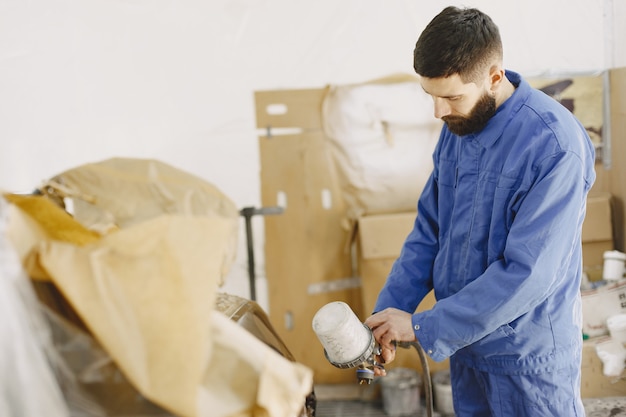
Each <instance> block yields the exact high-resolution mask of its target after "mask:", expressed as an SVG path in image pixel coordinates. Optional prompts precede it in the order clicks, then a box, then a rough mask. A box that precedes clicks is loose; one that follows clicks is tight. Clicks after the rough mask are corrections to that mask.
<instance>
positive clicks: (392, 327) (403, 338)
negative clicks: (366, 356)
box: [365, 308, 415, 375]
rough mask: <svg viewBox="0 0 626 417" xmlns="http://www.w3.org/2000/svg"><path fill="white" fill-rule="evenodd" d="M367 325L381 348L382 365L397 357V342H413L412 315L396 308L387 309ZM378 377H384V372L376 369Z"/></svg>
mask: <svg viewBox="0 0 626 417" xmlns="http://www.w3.org/2000/svg"><path fill="white" fill-rule="evenodd" d="M365 325H367V326H368V327H369V328H370V329H372V333H374V338H375V339H376V341H377V342H378V344H379V345H380V348H381V354H380V355H379V356H378V361H379V362H380V363H383V364H384V363H389V362H391V361H393V360H394V359H395V357H396V342H413V341H415V333H414V332H413V322H412V321H411V314H410V313H407V312H406V311H402V310H398V309H396V308H387V309H385V310H383V311H380V312H378V313H376V314H374V315H372V316H370V317H368V318H367V320H365ZM374 373H375V374H376V375H384V374H385V373H384V370H381V369H379V368H374Z"/></svg>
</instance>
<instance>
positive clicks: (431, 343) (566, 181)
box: [379, 151, 588, 360]
mask: <svg viewBox="0 0 626 417" xmlns="http://www.w3.org/2000/svg"><path fill="white" fill-rule="evenodd" d="M537 169H538V170H539V174H538V176H537V180H536V182H535V183H534V184H533V185H532V187H531V188H530V189H529V190H528V192H527V193H526V194H525V195H524V197H523V201H522V203H521V204H520V206H519V210H518V211H517V212H516V213H515V218H514V220H513V222H512V223H511V227H510V230H509V232H508V236H507V238H506V244H505V249H504V253H503V256H501V257H500V258H498V259H496V260H495V261H493V262H492V263H490V264H489V265H488V266H487V268H486V270H485V271H484V273H483V274H482V275H480V276H479V277H477V278H476V279H474V280H473V281H472V282H470V283H468V284H467V285H465V286H464V287H463V288H462V289H461V290H460V291H458V292H457V293H455V294H453V295H451V296H449V297H447V298H445V299H442V300H439V301H438V302H437V304H436V305H435V306H434V308H433V309H431V310H428V311H424V312H420V313H416V314H414V315H413V324H414V326H415V328H418V329H419V330H416V331H415V334H416V337H417V338H418V340H419V341H420V343H421V345H422V346H423V347H424V349H425V350H426V351H427V352H428V354H429V355H430V356H431V357H432V358H433V359H435V360H443V359H445V358H447V357H449V356H450V355H452V354H453V353H455V352H456V351H457V350H459V349H461V348H463V347H465V346H468V345H470V344H473V343H475V342H477V341H478V340H480V339H481V338H483V337H485V336H487V335H489V334H490V333H492V332H494V331H496V330H498V328H500V327H501V326H503V325H506V324H507V323H510V322H512V321H513V320H515V319H516V318H518V317H520V316H521V315H523V314H525V313H527V312H528V311H530V310H531V309H533V308H535V307H536V306H537V305H538V304H540V303H542V302H543V301H544V300H545V299H546V298H547V297H549V296H550V295H551V294H552V293H553V291H554V290H555V288H556V287H557V286H558V285H559V283H560V282H561V280H565V279H571V277H568V275H567V274H566V272H567V268H568V267H569V265H570V261H571V258H572V255H573V253H574V251H575V249H576V245H577V244H580V242H579V240H580V226H581V223H582V219H583V217H584V205H582V206H581V201H584V200H585V195H586V192H587V190H588V188H586V185H585V184H581V183H583V182H584V180H583V178H584V175H583V172H582V170H583V163H582V162H581V160H580V158H579V156H578V155H576V154H574V153H572V152H566V151H563V152H559V153H557V154H554V155H551V156H549V157H547V158H546V159H544V160H543V161H541V163H540V164H539V165H538V166H537ZM430 186H431V187H433V184H432V182H431V184H430ZM431 192H434V191H433V190H431ZM422 212H423V213H424V214H425V215H426V216H427V217H426V218H425V219H422V220H421V221H419V219H418V221H417V222H416V227H417V228H420V235H421V239H420V243H419V244H417V243H416V244H412V243H411V242H410V239H409V242H408V243H407V245H405V248H404V253H403V254H402V256H401V258H400V259H399V261H398V262H397V266H394V268H401V269H403V271H402V275H403V277H396V276H394V274H393V273H392V274H391V277H390V280H393V281H392V282H390V283H389V284H388V286H389V287H390V288H385V290H384V292H383V294H382V295H381V298H382V301H381V300H379V306H384V305H385V303H384V301H385V300H386V299H388V298H389V297H393V298H394V301H397V302H398V304H396V305H401V306H403V307H404V308H406V309H410V308H412V307H413V304H410V303H408V301H405V298H406V296H405V298H403V296H402V293H403V291H408V289H407V288H406V284H404V285H400V284H399V282H400V280H402V279H407V277H409V276H411V277H412V278H411V281H412V284H411V285H412V286H414V287H415V288H416V289H417V291H419V292H418V294H421V293H422V292H424V291H426V290H427V288H428V279H427V278H426V277H427V276H428V274H429V273H430V271H428V270H427V268H426V267H424V266H414V265H413V263H414V262H415V263H416V264H422V263H423V264H424V265H432V262H431V259H425V258H432V257H433V256H434V255H433V254H434V253H435V251H436V244H435V242H436V239H435V238H434V235H432V234H433V233H435V232H436V230H435V229H434V228H432V230H427V228H426V227H425V225H427V224H428V222H429V217H428V216H430V219H434V218H435V217H433V216H435V212H436V211H433V207H424V210H422V211H421V212H420V215H421V214H422ZM424 236H425V237H424ZM422 251H425V252H426V253H425V254H423V253H421V252H422ZM418 252H420V253H418ZM405 269H406V271H405ZM409 269H411V270H410V271H409ZM407 271H409V272H407ZM395 281H398V282H397V283H396V282H395ZM394 284H395V285H394ZM417 325H418V326H417Z"/></svg>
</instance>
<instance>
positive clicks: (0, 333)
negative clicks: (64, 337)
mask: <svg viewBox="0 0 626 417" xmlns="http://www.w3.org/2000/svg"><path fill="white" fill-rule="evenodd" d="M8 208H9V206H8V204H7V202H6V201H5V200H4V199H3V198H0V375H2V378H0V415H2V416H12V417H28V416H50V417H65V416H69V410H68V408H67V406H66V403H65V400H64V398H63V395H62V393H61V390H60V389H59V386H58V383H57V380H56V378H55V374H54V371H53V368H52V365H51V362H50V361H49V357H48V355H52V352H51V351H50V350H48V351H46V346H48V347H50V346H51V343H50V341H51V339H50V331H49V329H48V327H47V326H46V324H45V322H44V320H43V317H42V315H41V312H40V310H39V305H38V302H37V299H36V297H35V294H34V292H33V290H32V287H31V286H30V283H29V281H28V277H27V276H26V274H25V273H24V270H23V269H22V265H21V262H20V259H19V257H18V255H17V253H16V252H15V251H14V249H13V247H12V245H11V243H10V242H9V241H8V239H7V238H6V228H7V222H8V216H9V210H8Z"/></svg>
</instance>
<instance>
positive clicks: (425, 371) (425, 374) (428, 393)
mask: <svg viewBox="0 0 626 417" xmlns="http://www.w3.org/2000/svg"><path fill="white" fill-rule="evenodd" d="M409 344H410V345H411V346H413V347H414V348H415V350H416V351H417V355H418V356H419V358H420V362H421V363H422V380H423V381H424V384H423V386H424V395H425V397H426V416H427V417H432V416H433V412H434V404H433V383H432V380H431V378H430V369H429V367H428V359H427V357H426V353H425V352H424V349H423V348H422V345H420V344H419V342H418V341H417V340H416V341H414V342H409ZM398 346H401V347H407V348H408V346H406V344H405V343H404V342H402V343H398Z"/></svg>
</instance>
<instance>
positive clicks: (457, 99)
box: [448, 96, 462, 101]
mask: <svg viewBox="0 0 626 417" xmlns="http://www.w3.org/2000/svg"><path fill="white" fill-rule="evenodd" d="M461 97H462V96H455V97H448V100H449V101H460V100H461Z"/></svg>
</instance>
